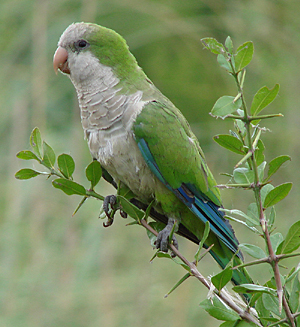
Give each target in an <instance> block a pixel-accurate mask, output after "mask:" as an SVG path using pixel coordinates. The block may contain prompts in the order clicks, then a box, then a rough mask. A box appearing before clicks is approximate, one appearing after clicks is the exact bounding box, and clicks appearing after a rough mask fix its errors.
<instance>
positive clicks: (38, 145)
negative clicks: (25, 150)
mask: <svg viewBox="0 0 300 327" xmlns="http://www.w3.org/2000/svg"><path fill="white" fill-rule="evenodd" d="M30 145H31V147H32V150H33V152H34V153H35V154H36V155H37V156H38V157H39V158H42V156H43V148H42V137H41V133H40V130H39V129H38V128H37V127H36V128H34V129H33V131H32V132H31V134H30Z"/></svg>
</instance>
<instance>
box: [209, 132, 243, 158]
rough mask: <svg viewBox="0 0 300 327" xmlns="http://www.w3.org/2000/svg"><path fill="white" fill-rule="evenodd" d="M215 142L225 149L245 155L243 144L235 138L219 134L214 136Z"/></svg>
mask: <svg viewBox="0 0 300 327" xmlns="http://www.w3.org/2000/svg"><path fill="white" fill-rule="evenodd" d="M214 140H215V141H216V142H217V143H218V144H219V145H221V146H222V147H223V148H225V149H228V150H230V151H232V152H235V153H238V154H245V151H244V146H243V143H242V142H241V141H240V140H239V139H237V138H236V137H235V136H232V135H228V134H219V135H216V136H214Z"/></svg>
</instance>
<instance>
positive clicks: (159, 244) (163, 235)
mask: <svg viewBox="0 0 300 327" xmlns="http://www.w3.org/2000/svg"><path fill="white" fill-rule="evenodd" d="M175 223H176V220H175V219H169V220H168V224H167V225H166V227H165V228H164V229H163V230H161V231H160V232H159V233H158V235H157V238H156V241H155V245H156V248H157V249H159V250H160V251H162V252H168V245H169V243H170V242H169V236H170V234H171V232H172V230H173V228H174V224H175ZM172 244H173V245H174V246H175V248H176V249H178V241H177V239H176V237H175V236H174V235H173V236H172ZM171 255H172V256H173V257H175V256H176V255H175V254H174V253H172V254H171Z"/></svg>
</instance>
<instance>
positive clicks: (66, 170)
mask: <svg viewBox="0 0 300 327" xmlns="http://www.w3.org/2000/svg"><path fill="white" fill-rule="evenodd" d="M57 165H58V168H59V170H60V172H61V173H62V174H63V175H64V176H65V177H66V178H71V177H72V175H73V173H74V170H75V162H74V160H73V158H72V157H71V156H70V155H69V154H65V153H63V154H61V155H59V156H58V158H57Z"/></svg>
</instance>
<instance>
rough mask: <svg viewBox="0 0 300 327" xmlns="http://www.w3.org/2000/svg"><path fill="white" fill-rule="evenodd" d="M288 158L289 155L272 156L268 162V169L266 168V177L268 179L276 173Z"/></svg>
mask: <svg viewBox="0 0 300 327" xmlns="http://www.w3.org/2000/svg"><path fill="white" fill-rule="evenodd" d="M288 160H291V157H290V156H286V155H283V156H279V157H277V158H274V159H273V160H271V161H270V163H269V170H268V177H267V179H269V178H270V177H271V176H272V175H274V174H275V173H276V171H277V170H278V169H279V168H280V167H281V166H282V165H283V164H284V163H285V162H286V161H288Z"/></svg>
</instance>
